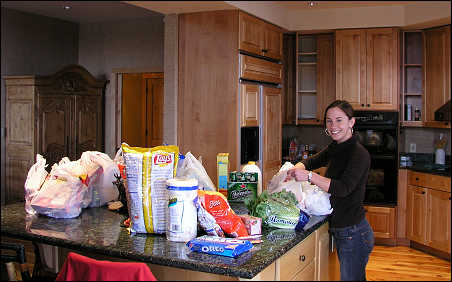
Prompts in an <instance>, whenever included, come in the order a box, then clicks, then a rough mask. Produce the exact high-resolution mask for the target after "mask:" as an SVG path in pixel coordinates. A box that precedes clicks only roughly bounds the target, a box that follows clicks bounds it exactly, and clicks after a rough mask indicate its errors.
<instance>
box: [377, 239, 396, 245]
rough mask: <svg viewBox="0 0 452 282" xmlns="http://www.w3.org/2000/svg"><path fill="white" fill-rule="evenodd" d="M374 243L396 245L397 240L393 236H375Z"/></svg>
mask: <svg viewBox="0 0 452 282" xmlns="http://www.w3.org/2000/svg"><path fill="white" fill-rule="evenodd" d="M375 245H384V246H396V245H397V240H396V239H395V238H375Z"/></svg>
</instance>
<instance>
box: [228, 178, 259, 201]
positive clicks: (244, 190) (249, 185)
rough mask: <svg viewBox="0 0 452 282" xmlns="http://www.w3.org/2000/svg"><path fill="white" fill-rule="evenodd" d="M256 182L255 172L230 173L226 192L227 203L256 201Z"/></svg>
mask: <svg viewBox="0 0 452 282" xmlns="http://www.w3.org/2000/svg"><path fill="white" fill-rule="evenodd" d="M257 180H258V173H257V172H253V173H251V172H237V171H233V172H231V173H230V175H229V182H228V190H227V198H228V201H229V202H241V203H243V202H244V201H245V199H246V198H252V199H256V197H257V185H258V181H257Z"/></svg>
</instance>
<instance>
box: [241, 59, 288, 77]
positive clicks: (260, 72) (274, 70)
mask: <svg viewBox="0 0 452 282" xmlns="http://www.w3.org/2000/svg"><path fill="white" fill-rule="evenodd" d="M240 77H241V78H244V79H249V80H255V81H265V82H271V83H281V81H282V65H281V64H277V63H273V62H269V61H266V60H262V59H259V58H255V57H251V56H246V55H240Z"/></svg>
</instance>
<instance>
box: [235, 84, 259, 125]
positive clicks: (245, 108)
mask: <svg viewBox="0 0 452 282" xmlns="http://www.w3.org/2000/svg"><path fill="white" fill-rule="evenodd" d="M259 93H260V89H259V85H258V84H247V83H242V84H241V85H240V95H241V97H240V99H241V110H240V115H241V116H240V126H242V127H245V126H259V121H260V114H259V112H260V109H261V105H260V97H259V96H260V95H259Z"/></svg>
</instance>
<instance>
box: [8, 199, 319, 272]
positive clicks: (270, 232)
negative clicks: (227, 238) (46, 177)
mask: <svg viewBox="0 0 452 282" xmlns="http://www.w3.org/2000/svg"><path fill="white" fill-rule="evenodd" d="M231 207H232V208H233V209H234V211H236V213H237V214H242V213H243V212H244V211H246V208H244V207H243V205H242V206H240V205H237V204H235V205H234V204H231ZM1 218H2V221H1V234H2V236H10V237H15V238H19V239H25V240H33V241H36V242H41V243H45V244H49V245H54V246H61V247H65V248H69V249H74V250H80V251H88V252H94V253H98V254H102V255H107V256H112V257H119V258H123V259H130V260H134V261H142V262H147V263H152V264H158V265H164V266H172V267H177V268H184V269H188V270H195V271H202V272H208V273H214V274H221V275H228V276H234V277H241V278H248V279H251V278H253V277H254V276H255V275H257V274H258V273H259V272H261V271H262V270H263V269H265V268H266V267H267V266H269V265H270V264H271V263H273V262H274V261H275V260H276V259H278V258H279V257H281V256H282V255H284V254H285V253H286V252H287V251H289V250H290V249H291V248H292V247H294V246H295V245H297V244H298V243H300V242H301V241H303V240H304V239H305V238H306V237H307V236H309V235H310V234H311V233H312V232H314V231H315V230H317V229H318V228H319V227H320V226H321V225H322V224H323V223H325V222H326V221H327V220H328V216H312V217H311V219H310V221H309V222H308V224H307V225H306V226H305V228H304V232H297V231H295V230H288V229H266V228H263V230H262V234H263V237H262V239H263V243H261V244H256V245H255V246H254V247H253V249H251V250H250V251H249V252H246V253H244V254H242V255H240V256H238V257H237V258H229V257H224V256H217V255H209V254H202V253H196V252H191V251H190V250H189V249H188V247H186V245H185V243H181V242H171V241H168V240H167V239H166V236H165V235H157V234H135V235H129V234H128V231H127V230H126V228H124V227H121V223H122V222H123V221H124V220H125V219H126V216H125V215H122V214H119V213H116V212H112V211H109V210H108V209H107V208H105V207H101V208H87V209H83V210H82V213H81V214H80V216H78V217H76V218H72V219H56V218H50V217H47V216H43V215H38V216H27V215H26V213H25V208H24V203H23V202H20V203H14V204H9V205H4V206H2V214H1Z"/></svg>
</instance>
